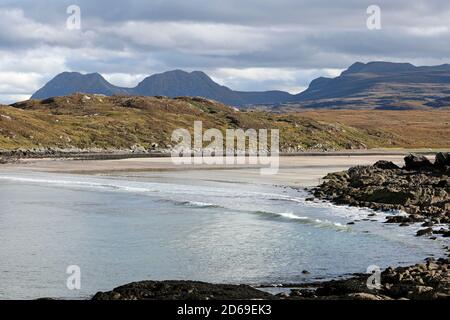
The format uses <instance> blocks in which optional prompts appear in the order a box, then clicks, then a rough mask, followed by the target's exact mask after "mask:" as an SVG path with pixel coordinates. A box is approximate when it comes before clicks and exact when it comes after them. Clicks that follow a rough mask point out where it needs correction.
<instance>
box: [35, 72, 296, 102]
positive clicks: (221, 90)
mask: <svg viewBox="0 0 450 320" xmlns="http://www.w3.org/2000/svg"><path fill="white" fill-rule="evenodd" d="M76 92H81V93H97V94H104V95H107V96H111V95H141V96H167V97H172V98H174V97H180V96H190V97H195V96H198V97H204V98H208V99H213V100H217V101H220V102H222V103H225V104H229V105H233V106H243V105H253V104H260V103H269V104H276V103H281V102H285V101H288V100H289V99H291V98H292V95H291V94H289V93H287V92H283V91H264V92H242V91H234V90H231V89H230V88H228V87H225V86H221V85H219V84H217V83H216V82H214V81H213V80H212V79H211V78H210V77H208V76H207V75H206V74H205V73H203V72H201V71H193V72H185V71H182V70H173V71H168V72H164V73H160V74H155V75H152V76H149V77H147V78H145V79H144V80H142V81H141V82H140V83H139V84H138V85H137V86H136V87H134V88H121V87H117V86H114V85H112V84H110V83H109V82H108V81H106V80H105V79H104V78H103V77H102V76H101V75H100V74H98V73H92V74H86V75H83V74H80V73H78V72H63V73H61V74H59V75H57V76H56V77H55V78H53V79H52V80H50V81H49V82H48V83H47V84H46V85H45V86H44V87H42V88H41V89H39V90H38V91H36V93H35V94H33V95H32V97H31V98H32V99H46V98H50V97H55V96H64V95H68V94H72V93H76Z"/></svg>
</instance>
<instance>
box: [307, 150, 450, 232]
mask: <svg viewBox="0 0 450 320" xmlns="http://www.w3.org/2000/svg"><path fill="white" fill-rule="evenodd" d="M449 159H450V154H449V153H438V154H437V155H436V159H435V161H434V163H432V162H431V161H429V160H428V159H427V158H425V157H424V156H418V155H414V154H410V155H408V156H406V157H405V166H404V167H403V168H399V167H398V166H396V165H395V164H394V163H391V162H387V161H378V162H377V163H375V164H374V165H372V166H357V167H353V168H350V169H349V170H347V171H343V172H337V173H331V174H328V175H327V176H326V177H325V178H324V179H325V182H323V183H322V184H321V185H319V186H318V187H317V188H314V189H313V190H312V192H313V194H314V195H315V196H316V197H318V198H320V199H325V200H329V201H332V202H334V203H336V204H347V205H350V206H359V207H368V208H371V209H375V210H385V211H389V210H401V211H404V212H406V213H407V214H408V215H407V216H400V215H395V216H391V217H389V218H388V219H387V222H391V223H400V224H403V225H405V224H407V223H416V222H426V223H427V225H426V227H432V226H433V225H434V224H442V223H446V224H449V223H450V177H449V175H450V170H449V168H450V166H449V165H448V164H449V163H448V160H449ZM433 232H434V231H433ZM422 233H423V234H424V235H425V234H429V231H427V232H420V233H419V235H420V234H422Z"/></svg>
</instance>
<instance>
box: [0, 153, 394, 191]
mask: <svg viewBox="0 0 450 320" xmlns="http://www.w3.org/2000/svg"><path fill="white" fill-rule="evenodd" d="M378 160H389V161H393V162H394V163H396V164H398V165H402V164H403V155H339V156H336V155H326V156H322V155H319V156H310V155H308V156H281V157H280V159H279V163H280V165H279V170H278V173H276V174H274V175H262V174H261V172H260V168H261V166H259V165H248V164H247V165H236V164H234V165H206V164H195V165H194V164H191V165H177V164H174V163H173V162H172V159H171V158H169V157H163V158H129V159H120V160H69V159H25V160H20V161H19V162H16V163H11V164H6V165H2V166H0V171H37V172H59V173H73V174H108V175H109V174H112V175H124V174H127V175H128V174H132V175H139V174H140V173H143V172H146V174H151V173H155V174H157V173H158V172H161V171H165V172H167V171H170V172H173V174H174V175H176V174H177V172H178V173H179V171H180V170H182V171H189V172H190V174H192V177H195V176H197V177H198V176H199V175H200V176H205V175H206V176H210V177H211V178H214V179H217V180H221V181H227V180H228V179H230V178H229V177H230V176H232V177H233V181H236V179H242V181H249V180H251V181H253V182H260V183H270V184H280V185H288V186H312V185H317V184H318V183H320V179H321V178H323V177H324V176H325V175H326V174H327V173H329V172H335V171H342V170H346V169H348V168H349V167H352V166H355V165H369V164H373V163H375V162H376V161H378ZM263 167H264V166H263ZM265 167H267V165H266V166H265ZM230 170H232V171H236V170H238V171H239V174H237V175H236V174H230ZM183 176H186V172H184V174H183ZM237 177H238V178H237Z"/></svg>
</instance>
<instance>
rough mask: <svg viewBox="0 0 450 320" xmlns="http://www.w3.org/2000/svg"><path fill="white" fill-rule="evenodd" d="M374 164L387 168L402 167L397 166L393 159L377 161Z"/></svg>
mask: <svg viewBox="0 0 450 320" xmlns="http://www.w3.org/2000/svg"><path fill="white" fill-rule="evenodd" d="M373 166H374V167H376V168H380V169H385V170H395V169H400V167H399V166H397V165H396V164H395V163H393V162H392V161H386V160H379V161H377V162H375V164H374V165H373Z"/></svg>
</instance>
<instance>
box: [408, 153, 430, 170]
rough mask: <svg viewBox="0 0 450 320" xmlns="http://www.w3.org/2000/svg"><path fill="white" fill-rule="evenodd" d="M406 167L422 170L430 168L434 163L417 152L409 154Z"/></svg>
mask: <svg viewBox="0 0 450 320" xmlns="http://www.w3.org/2000/svg"><path fill="white" fill-rule="evenodd" d="M404 160H405V169H406V170H420V169H429V168H432V167H433V164H432V163H431V161H430V160H428V158H427V157H425V156H423V155H417V154H413V153H411V154H409V155H407V156H406V157H405V158H404Z"/></svg>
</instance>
